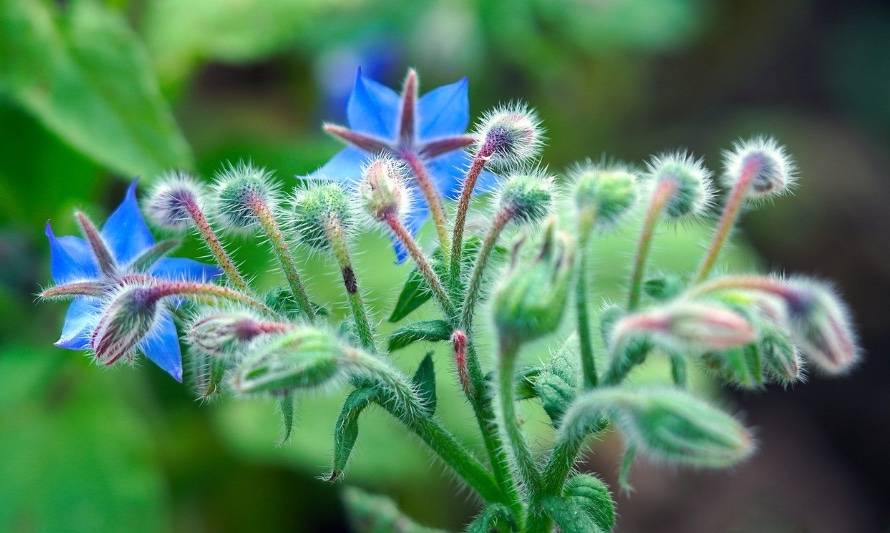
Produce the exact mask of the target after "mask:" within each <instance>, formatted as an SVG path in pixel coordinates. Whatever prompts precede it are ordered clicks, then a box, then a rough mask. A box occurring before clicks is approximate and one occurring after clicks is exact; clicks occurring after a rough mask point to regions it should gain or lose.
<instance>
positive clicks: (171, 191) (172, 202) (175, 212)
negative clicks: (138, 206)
mask: <svg viewBox="0 0 890 533" xmlns="http://www.w3.org/2000/svg"><path fill="white" fill-rule="evenodd" d="M204 197H205V192H204V187H203V185H202V184H201V183H199V182H198V181H196V180H195V179H194V178H193V177H192V176H191V175H189V174H188V173H186V172H176V171H174V172H168V173H167V174H164V175H163V176H162V177H161V178H160V180H159V181H158V182H157V184H155V185H154V187H152V189H151V191H150V192H149V194H148V201H147V202H145V213H146V215H148V218H149V220H151V221H152V222H154V223H155V224H156V225H157V226H160V227H162V228H166V229H171V230H182V229H185V228H187V227H189V225H190V224H191V223H192V216H191V214H190V213H189V211H190V210H191V209H199V210H203V204H204Z"/></svg>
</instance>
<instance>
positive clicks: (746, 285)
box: [686, 275, 795, 299]
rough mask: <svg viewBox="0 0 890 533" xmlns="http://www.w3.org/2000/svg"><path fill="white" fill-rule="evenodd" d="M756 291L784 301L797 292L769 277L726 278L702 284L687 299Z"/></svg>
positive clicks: (691, 290) (692, 290)
mask: <svg viewBox="0 0 890 533" xmlns="http://www.w3.org/2000/svg"><path fill="white" fill-rule="evenodd" d="M733 289H741V290H754V291H760V292H766V293H770V294H774V295H776V296H778V297H780V298H783V299H789V298H794V296H795V292H794V290H793V289H791V288H789V287H788V286H787V285H785V284H784V283H782V282H781V281H779V280H777V279H774V278H771V277H769V276H750V275H740V276H725V277H722V278H718V279H715V280H713V281H708V282H705V283H700V284H698V285H696V286H695V287H692V288H691V289H689V290H688V291H687V292H686V297H687V298H695V297H698V296H702V295H704V294H707V293H709V292H715V291H723V290H733Z"/></svg>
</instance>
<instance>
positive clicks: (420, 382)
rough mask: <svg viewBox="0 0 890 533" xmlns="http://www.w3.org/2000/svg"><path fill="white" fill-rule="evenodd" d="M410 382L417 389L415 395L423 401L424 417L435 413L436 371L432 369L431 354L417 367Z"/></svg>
mask: <svg viewBox="0 0 890 533" xmlns="http://www.w3.org/2000/svg"><path fill="white" fill-rule="evenodd" d="M411 382H412V383H413V384H414V386H415V387H416V388H417V395H418V396H419V397H420V399H421V400H422V401H423V407H424V409H423V412H424V414H425V415H426V416H433V415H434V414H435V413H436V371H435V368H433V352H429V353H427V354H426V356H424V358H423V359H422V360H421V361H420V365H418V366H417V372H415V373H414V377H413V378H412V379H411Z"/></svg>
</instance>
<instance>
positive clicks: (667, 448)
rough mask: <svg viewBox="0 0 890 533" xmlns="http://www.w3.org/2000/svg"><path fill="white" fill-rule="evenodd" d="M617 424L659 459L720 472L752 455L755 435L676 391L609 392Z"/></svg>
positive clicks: (607, 397) (604, 397)
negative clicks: (723, 468) (717, 469)
mask: <svg viewBox="0 0 890 533" xmlns="http://www.w3.org/2000/svg"><path fill="white" fill-rule="evenodd" d="M600 401H601V402H603V403H604V404H606V405H608V407H609V410H611V411H612V412H613V413H614V415H613V418H614V419H615V422H616V424H617V425H618V426H619V427H620V428H621V430H622V432H623V433H624V435H625V436H626V438H627V439H628V441H630V442H631V443H632V444H635V445H636V446H638V447H639V448H641V449H642V450H644V451H645V452H646V453H647V454H648V455H650V456H651V457H653V458H655V459H662V460H665V461H670V462H676V463H686V464H692V465H696V466H704V467H715V468H721V467H726V466H730V465H733V464H736V463H738V462H739V461H742V460H744V459H746V458H747V457H748V456H749V455H751V453H752V452H753V451H754V442H753V438H752V437H751V434H750V433H749V432H748V430H746V429H745V428H744V427H743V426H742V425H741V424H739V423H738V422H737V421H736V420H735V419H734V418H732V417H731V416H729V415H728V414H726V413H724V412H723V411H721V410H719V409H716V408H714V407H712V406H710V405H708V404H707V403H705V402H703V401H701V400H699V399H697V398H695V397H694V396H692V395H690V394H688V393H686V392H684V391H680V390H676V389H651V390H646V389H644V390H639V391H632V390H627V389H605V390H603V391H602V393H601V398H600Z"/></svg>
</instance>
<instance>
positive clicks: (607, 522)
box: [563, 474, 615, 531]
mask: <svg viewBox="0 0 890 533" xmlns="http://www.w3.org/2000/svg"><path fill="white" fill-rule="evenodd" d="M563 496H564V497H565V498H566V500H568V501H570V502H574V503H575V504H577V505H578V506H579V507H581V508H582V509H584V510H585V511H587V514H588V515H589V516H590V518H591V519H593V521H594V522H596V525H597V527H599V529H600V530H602V531H612V528H613V527H615V501H614V500H613V499H612V493H611V492H609V487H607V486H606V484H605V483H603V482H602V481H601V480H600V479H599V478H598V477H596V476H593V475H590V474H578V475H577V476H574V477H571V478H569V480H568V481H566V484H565V487H564V488H563Z"/></svg>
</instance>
